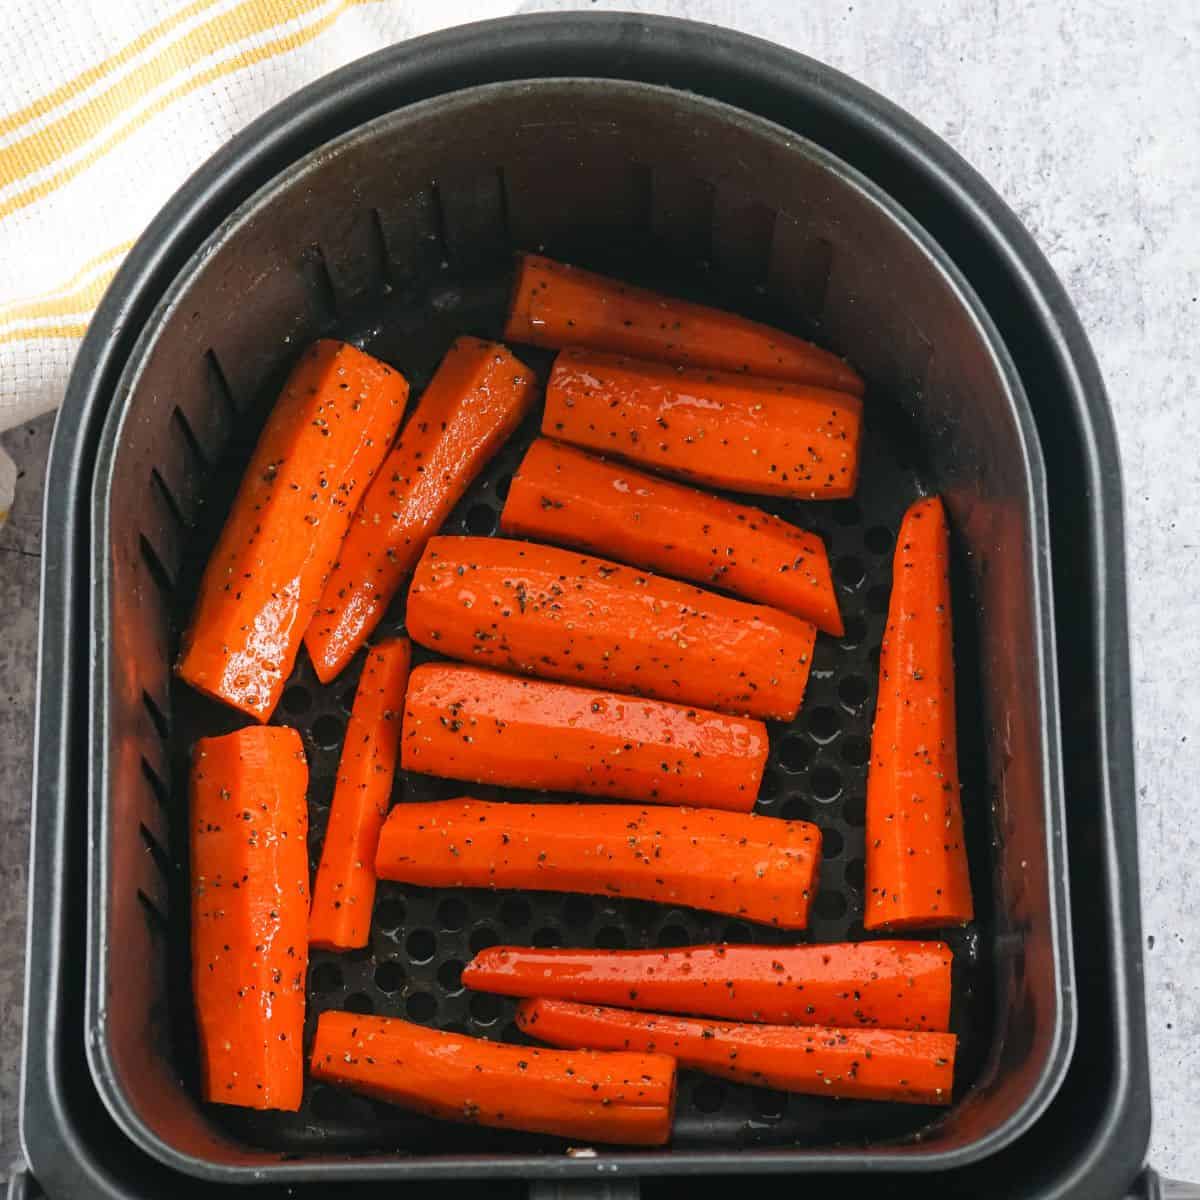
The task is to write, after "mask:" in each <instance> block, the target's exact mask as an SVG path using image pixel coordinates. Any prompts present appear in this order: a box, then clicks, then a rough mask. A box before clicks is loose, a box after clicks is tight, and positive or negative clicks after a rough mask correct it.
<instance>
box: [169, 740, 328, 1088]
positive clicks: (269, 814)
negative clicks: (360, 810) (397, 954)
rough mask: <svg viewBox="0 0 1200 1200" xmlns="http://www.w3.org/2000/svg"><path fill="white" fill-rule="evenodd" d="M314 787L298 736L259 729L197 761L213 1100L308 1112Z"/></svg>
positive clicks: (203, 1043) (203, 995)
mask: <svg viewBox="0 0 1200 1200" xmlns="http://www.w3.org/2000/svg"><path fill="white" fill-rule="evenodd" d="M307 786H308V766H307V764H306V762H305V760H304V747H303V745H302V744H301V742H300V735H299V734H298V733H297V732H296V731H295V730H294V729H288V728H286V727H282V726H273V727H270V728H265V729H264V728H260V727H258V726H252V727H251V728H249V729H239V730H237V731H236V732H234V733H229V734H226V735H225V736H224V737H213V738H202V739H201V740H200V741H198V742H197V743H196V745H195V747H194V748H193V751H192V772H191V788H190V791H191V797H190V803H191V812H190V820H191V829H192V837H191V859H192V862H191V872H192V874H191V878H192V991H193V996H194V999H195V1004H196V1025H197V1029H198V1033H199V1039H200V1070H201V1080H202V1082H201V1086H202V1089H203V1092H204V1098H205V1099H206V1100H211V1101H214V1102H217V1103H220V1104H239V1105H242V1106H244V1107H247V1108H280V1109H285V1110H287V1111H288V1112H295V1110H296V1109H298V1108H299V1107H300V1097H301V1092H302V1091H303V1088H304V1051H303V1047H302V1044H301V1042H302V1039H303V1036H304V976H305V972H306V970H307V969H308V939H307V937H306V936H305V928H304V923H305V917H306V914H307V912H308V850H307V848H306V844H305V838H306V836H307V833H308V806H307V804H306V803H305V795H304V794H305V790H306V788H307Z"/></svg>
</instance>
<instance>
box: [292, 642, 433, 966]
mask: <svg viewBox="0 0 1200 1200" xmlns="http://www.w3.org/2000/svg"><path fill="white" fill-rule="evenodd" d="M411 659H412V645H411V644H410V643H409V641H408V639H407V638H396V639H394V640H392V641H388V642H380V644H379V645H378V646H372V647H371V649H370V650H368V651H367V661H366V663H364V664H363V672H362V678H361V679H359V681H358V690H357V691H356V692H355V694H354V707H353V709H352V710H351V713H350V721H349V723H348V724H347V726H346V737H345V740H344V741H343V743H342V757H341V761H340V762H339V763H338V776H337V784H336V785H335V787H334V790H333V804H332V805H331V806H330V808H329V823H328V825H327V826H326V827H325V842H324V844H323V845H322V847H321V863H320V866H318V867H317V877H316V879H315V881H314V882H313V899H312V912H311V913H310V914H309V919H308V940H309V942H310V944H311V945H314V946H320V947H322V948H324V949H327V950H354V949H357V948H359V947H362V946H365V945H366V944H367V936H368V934H369V933H370V930H371V909H372V908H373V907H374V904H375V849H376V847H377V846H378V844H379V830H380V829H381V828H382V827H383V819H384V817H386V816H387V810H388V804H389V802H390V801H391V797H392V777H393V776H394V775H395V772H396V757H397V751H398V749H399V745H400V722H401V717H402V715H403V712H404V689H405V687H406V686H407V684H408V666H409V662H410V661H411Z"/></svg>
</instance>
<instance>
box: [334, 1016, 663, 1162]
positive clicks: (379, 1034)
mask: <svg viewBox="0 0 1200 1200" xmlns="http://www.w3.org/2000/svg"><path fill="white" fill-rule="evenodd" d="M312 1074H313V1078H314V1079H318V1080H321V1081H322V1082H325V1083H337V1084H344V1085H345V1086H347V1087H349V1088H352V1089H353V1090H354V1091H356V1092H362V1093H364V1094H365V1095H368V1096H373V1097H375V1098H376V1099H378V1100H385V1101H387V1102H388V1103H390V1104H399V1105H402V1106H403V1107H404V1108H410V1109H414V1110H415V1111H417V1112H421V1113H425V1114H426V1115H428V1116H431V1117H441V1118H442V1119H444V1120H448V1121H462V1122H464V1123H466V1124H470V1125H487V1126H491V1127H493V1128H496V1129H524V1130H528V1131H531V1132H533V1133H551V1134H557V1135H559V1136H561V1137H568V1138H575V1139H580V1140H583V1141H588V1142H616V1143H620V1144H624V1145H629V1146H661V1145H662V1144H663V1143H664V1142H666V1141H667V1139H668V1138H669V1137H670V1136H671V1116H672V1114H673V1112H674V1107H675V1062H674V1060H673V1059H671V1058H668V1057H667V1056H666V1055H665V1054H636V1053H632V1054H625V1053H617V1054H603V1053H598V1052H596V1051H589V1050H575V1051H563V1050H538V1049H534V1048H531V1047H529V1046H506V1045H504V1044H503V1043H502V1042H488V1041H484V1040H483V1039H482V1038H473V1037H466V1036H463V1035H461V1034H457V1033H441V1032H439V1031H438V1030H436V1029H426V1028H424V1027H423V1026H421V1025H413V1024H412V1023H411V1022H409V1021H401V1020H398V1019H397V1018H395V1017H363V1016H359V1015H358V1014H356V1013H349V1012H324V1013H322V1014H321V1015H320V1017H319V1018H318V1019H317V1036H316V1040H315V1041H314V1042H313V1051H312Z"/></svg>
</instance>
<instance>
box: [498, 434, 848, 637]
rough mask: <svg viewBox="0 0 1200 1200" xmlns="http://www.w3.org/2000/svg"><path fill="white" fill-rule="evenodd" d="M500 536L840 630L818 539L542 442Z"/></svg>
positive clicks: (523, 469)
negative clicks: (646, 572)
mask: <svg viewBox="0 0 1200 1200" xmlns="http://www.w3.org/2000/svg"><path fill="white" fill-rule="evenodd" d="M500 528H501V529H502V530H504V532H505V533H508V534H512V535H514V536H516V537H528V538H534V539H537V540H540V541H548V542H560V543H562V544H563V545H567V546H579V547H580V548H581V549H583V550H590V551H591V552H592V553H594V554H602V555H605V556H607V557H611V558H615V559H616V560H617V561H618V562H627V563H633V564H634V565H635V566H639V567H647V568H649V569H650V570H653V571H662V572H663V573H664V574H665V575H675V576H677V577H678V578H680V579H691V580H694V581H695V582H696V583H703V584H710V585H715V586H717V587H720V588H725V589H726V590H727V591H730V592H734V593H736V594H737V595H739V596H745V597H746V598H747V599H748V600H756V601H758V602H759V603H760V604H769V605H771V606H772V607H773V608H778V609H780V610H782V611H783V612H788V613H792V614H793V615H794V616H797V617H800V618H801V619H802V620H805V621H811V622H812V623H813V624H814V625H815V626H816V627H817V628H818V629H821V630H824V631H825V632H826V633H832V634H835V635H836V636H837V637H841V636H842V634H843V633H844V632H845V630H844V628H843V625H842V617H841V614H840V613H839V612H838V603H837V596H836V595H835V594H834V590H833V576H832V575H831V574H830V571H829V556H828V555H827V554H826V553H825V544H824V543H823V542H822V541H821V539H820V538H819V537H817V535H816V534H814V533H805V532H804V530H802V529H797V528H796V526H795V525H789V524H788V523H787V522H786V521H782V520H780V519H779V518H778V517H775V516H772V515H771V514H770V513H766V512H763V511H762V509H760V508H751V507H750V506H749V505H747V504H737V503H735V502H734V501H732V500H726V499H724V498H722V497H720V496H713V495H710V494H709V493H707V492H701V491H698V490H697V489H695V488H691V487H687V486H686V485H685V484H681V483H671V482H670V481H668V480H666V479H660V478H659V477H658V476H656V475H649V474H647V473H646V472H644V471H638V470H635V469H634V468H633V467H630V466H626V465H625V464H624V463H620V462H610V461H608V460H607V459H603V458H597V457H596V456H595V455H592V454H585V453H584V452H583V451H582V450H576V449H575V448H574V447H573V446H565V445H563V444H561V443H560V442H554V441H550V440H549V439H548V438H538V440H537V441H535V442H534V443H533V445H532V446H530V448H529V453H528V454H526V455H525V458H524V461H523V462H522V463H521V466H520V468H519V469H518V471H517V473H516V475H514V476H513V480H512V484H511V486H510V487H509V489H508V499H507V500H506V501H505V504H504V511H503V512H502V513H501V514H500Z"/></svg>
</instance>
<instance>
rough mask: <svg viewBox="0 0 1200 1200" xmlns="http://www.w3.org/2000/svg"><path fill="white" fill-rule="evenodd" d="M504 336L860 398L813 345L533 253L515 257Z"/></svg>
mask: <svg viewBox="0 0 1200 1200" xmlns="http://www.w3.org/2000/svg"><path fill="white" fill-rule="evenodd" d="M504 336H505V339H506V340H508V341H515V342H528V343H530V344H532V345H535V346H548V347H550V348H552V349H561V348H562V347H564V346H587V347H589V348H591V349H594V350H608V351H613V352H615V353H618V354H633V355H637V356H639V357H642V358H651V359H656V360H658V361H659V362H666V363H672V364H675V365H678V366H694V367H715V368H717V369H720V370H724V371H740V372H744V373H746V374H750V375H764V376H767V377H770V378H774V379H789V380H795V381H797V382H800V383H809V384H814V385H816V386H819V387H827V388H833V389H835V390H837V391H841V392H847V393H849V394H850V395H854V396H861V395H862V392H863V381H862V378H861V377H860V376H859V375H858V373H857V372H856V371H855V370H854V369H853V367H851V366H849V365H848V364H847V363H845V362H843V361H842V360H841V359H840V358H838V357H837V355H835V354H831V353H830V352H829V351H828V350H822V349H821V348H820V347H819V346H814V345H813V344H812V342H806V341H804V340H803V339H801V338H798V337H795V336H793V335H792V334H788V333H783V332H782V331H780V330H778V329H772V328H771V327H770V326H767V325H760V324H759V323H757V322H755V321H750V320H747V318H745V317H740V316H737V315H736V314H734V313H729V312H722V311H721V310H720V309H716V308H708V307H706V306H705V305H703V304H693V303H690V302H689V301H686V300H676V299H674V298H672V297H670V296H661V295H659V294H658V293H657V292H651V291H648V290H647V289H645V288H639V287H634V286H633V285H632V284H628V283H622V282H621V281H620V280H617V279H609V278H607V277H606V276H604V275H597V274H595V273H594V272H592V271H584V270H582V269H581V268H579V267H573V266H569V265H568V264H566V263H561V262H555V261H554V260H553V259H549V258H544V257H542V256H541V255H537V254H522V255H519V256H518V258H517V268H516V275H515V277H514V280H513V290H512V297H511V300H510V305H509V314H508V323H507V325H506V326H505V330H504Z"/></svg>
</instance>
